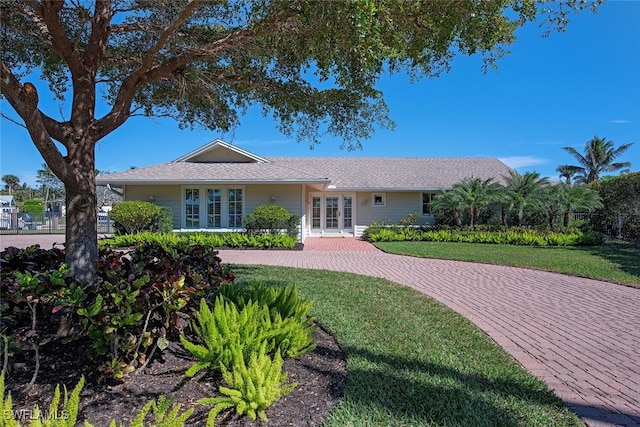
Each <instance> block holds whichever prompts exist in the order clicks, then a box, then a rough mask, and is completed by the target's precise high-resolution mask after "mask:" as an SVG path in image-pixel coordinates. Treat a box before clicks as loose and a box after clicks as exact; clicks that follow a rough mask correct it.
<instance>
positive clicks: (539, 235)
mask: <svg viewBox="0 0 640 427" xmlns="http://www.w3.org/2000/svg"><path fill="white" fill-rule="evenodd" d="M363 239H366V240H368V241H370V242H402V241H423V242H465V243H491V244H504V245H531V246H577V245H585V246H589V245H599V244H601V243H602V235H600V234H599V233H595V232H591V231H586V232H583V231H581V230H578V229H572V230H569V231H567V232H564V233H562V232H553V231H538V230H535V229H528V228H520V229H518V228H511V229H504V230H502V231H488V230H483V229H480V230H478V229H476V230H464V229H453V228H446V227H443V228H439V229H431V230H420V229H416V228H402V227H392V228H373V227H370V228H368V229H367V231H366V232H365V234H364V235H363Z"/></svg>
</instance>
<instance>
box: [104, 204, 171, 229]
mask: <svg viewBox="0 0 640 427" xmlns="http://www.w3.org/2000/svg"><path fill="white" fill-rule="evenodd" d="M161 215H162V211H161V210H160V208H159V207H158V206H157V205H155V204H153V203H150V202H144V201H141V200H127V201H124V202H119V203H116V204H115V205H114V206H113V209H111V212H110V213H109V216H110V218H111V219H112V220H113V221H114V223H115V226H116V229H117V230H118V231H119V232H120V233H125V234H136V233H141V232H143V231H151V230H152V228H153V226H154V224H155V223H156V222H157V220H158V217H159V216H161Z"/></svg>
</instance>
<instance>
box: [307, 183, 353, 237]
mask: <svg viewBox="0 0 640 427" xmlns="http://www.w3.org/2000/svg"><path fill="white" fill-rule="evenodd" d="M354 199H355V196H354V195H353V194H349V193H345V194H320V193H314V194H312V195H311V212H310V215H309V216H310V218H311V233H312V234H350V233H353V213H354V212H353V206H354V203H353V202H354Z"/></svg>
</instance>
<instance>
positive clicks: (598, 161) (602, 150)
mask: <svg viewBox="0 0 640 427" xmlns="http://www.w3.org/2000/svg"><path fill="white" fill-rule="evenodd" d="M632 145H633V143H631V142H627V143H625V144H622V145H621V146H619V147H618V148H615V147H614V145H613V142H612V141H607V139H606V138H599V137H597V136H594V137H593V138H591V139H590V140H589V141H587V143H586V144H585V145H584V153H583V154H580V153H579V152H578V150H576V149H575V148H574V147H571V146H569V147H563V148H564V150H565V151H566V152H567V153H569V154H571V155H572V156H573V157H574V158H575V159H576V160H577V161H578V163H579V164H580V166H572V165H563V166H561V167H560V168H562V170H563V172H564V175H565V176H567V175H568V174H569V173H570V174H571V175H576V177H575V178H574V179H575V181H576V182H578V183H580V184H589V183H590V182H594V181H597V180H598V179H600V174H601V173H603V172H614V171H618V170H620V169H625V168H629V167H631V162H615V159H616V158H618V157H620V156H621V155H622V154H624V152H625V151H627V150H628V149H629V147H631V146H632Z"/></svg>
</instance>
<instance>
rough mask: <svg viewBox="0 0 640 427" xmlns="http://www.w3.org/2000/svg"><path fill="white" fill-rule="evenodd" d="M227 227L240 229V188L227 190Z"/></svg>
mask: <svg viewBox="0 0 640 427" xmlns="http://www.w3.org/2000/svg"><path fill="white" fill-rule="evenodd" d="M229 227H230V228H240V227H242V188H230V189H229Z"/></svg>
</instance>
